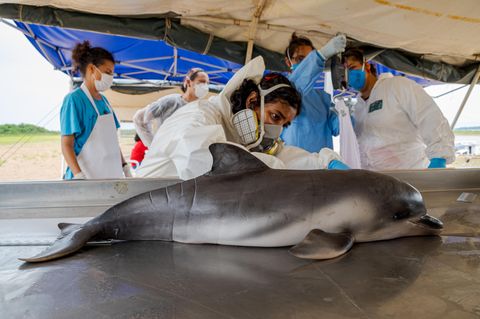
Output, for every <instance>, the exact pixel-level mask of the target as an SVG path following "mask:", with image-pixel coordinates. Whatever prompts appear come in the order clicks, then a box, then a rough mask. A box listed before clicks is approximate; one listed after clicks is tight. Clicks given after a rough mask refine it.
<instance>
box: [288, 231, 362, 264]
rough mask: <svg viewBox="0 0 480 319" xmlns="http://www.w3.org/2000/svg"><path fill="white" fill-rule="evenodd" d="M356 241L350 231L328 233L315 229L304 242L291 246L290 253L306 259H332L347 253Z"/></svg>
mask: <svg viewBox="0 0 480 319" xmlns="http://www.w3.org/2000/svg"><path fill="white" fill-rule="evenodd" d="M354 241H355V240H354V238H353V237H352V236H351V235H350V234H348V233H326V232H324V231H322V230H320V229H314V230H312V231H310V232H309V233H308V235H307V236H305V238H304V239H303V240H302V242H300V243H298V244H297V245H295V246H293V247H292V248H290V253H291V254H292V255H294V256H296V257H299V258H304V259H330V258H335V257H338V256H340V255H343V254H345V253H346V252H347V251H348V250H349V249H350V248H351V247H352V245H353V243H354Z"/></svg>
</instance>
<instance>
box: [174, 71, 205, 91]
mask: <svg viewBox="0 0 480 319" xmlns="http://www.w3.org/2000/svg"><path fill="white" fill-rule="evenodd" d="M201 72H205V71H204V70H203V69H200V68H191V69H190V70H188V73H187V75H186V76H185V79H184V80H183V83H182V86H181V87H180V88H181V89H182V92H183V93H185V92H187V86H186V85H185V80H186V79H190V81H193V80H195V79H196V78H197V76H198V74H199V73H201Z"/></svg>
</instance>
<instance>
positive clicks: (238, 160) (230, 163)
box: [207, 143, 269, 175]
mask: <svg viewBox="0 0 480 319" xmlns="http://www.w3.org/2000/svg"><path fill="white" fill-rule="evenodd" d="M209 149H210V153H212V157H213V165H212V170H211V171H210V172H209V173H207V175H222V174H235V173H242V172H254V171H264V170H267V169H269V167H268V166H267V165H265V163H263V162H262V161H261V160H259V159H258V158H256V157H255V156H254V155H252V154H250V152H249V151H246V150H244V149H242V148H240V147H238V146H235V145H232V144H226V143H214V144H212V145H210V147H209Z"/></svg>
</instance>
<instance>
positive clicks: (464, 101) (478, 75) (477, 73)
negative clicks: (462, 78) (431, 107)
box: [450, 65, 480, 130]
mask: <svg viewBox="0 0 480 319" xmlns="http://www.w3.org/2000/svg"><path fill="white" fill-rule="evenodd" d="M478 78H480V65H478V68H477V72H476V73H475V76H474V77H473V80H472V83H470V87H469V88H468V91H467V94H465V97H464V98H463V101H462V104H460V108H459V109H458V112H457V114H456V115H455V118H454V119H453V122H452V125H451V126H450V127H451V128H452V130H453V129H454V128H455V125H456V124H457V121H458V118H459V117H460V114H462V111H463V108H464V107H465V104H467V101H468V98H469V97H470V94H471V93H472V91H473V88H474V87H475V84H477V82H478Z"/></svg>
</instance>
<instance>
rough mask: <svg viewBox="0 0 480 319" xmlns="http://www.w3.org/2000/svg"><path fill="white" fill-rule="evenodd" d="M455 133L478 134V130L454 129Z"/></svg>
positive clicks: (479, 133) (479, 132)
mask: <svg viewBox="0 0 480 319" xmlns="http://www.w3.org/2000/svg"><path fill="white" fill-rule="evenodd" d="M453 133H454V134H455V135H480V131H467V130H454V131H453Z"/></svg>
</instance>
